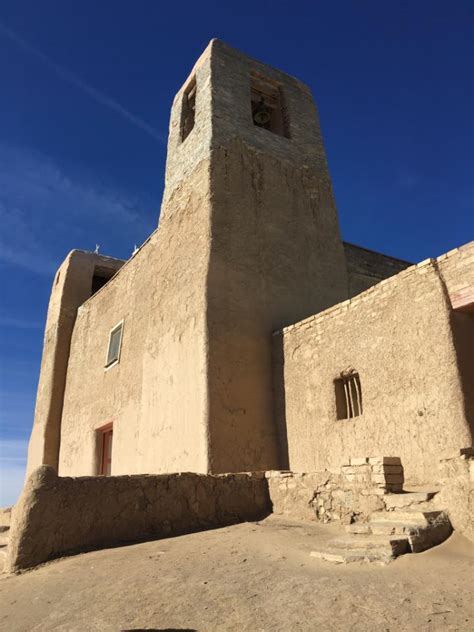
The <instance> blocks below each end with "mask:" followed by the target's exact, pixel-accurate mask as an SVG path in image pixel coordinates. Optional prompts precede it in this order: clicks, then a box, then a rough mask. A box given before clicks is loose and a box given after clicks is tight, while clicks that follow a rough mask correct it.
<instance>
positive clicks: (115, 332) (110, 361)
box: [105, 320, 123, 369]
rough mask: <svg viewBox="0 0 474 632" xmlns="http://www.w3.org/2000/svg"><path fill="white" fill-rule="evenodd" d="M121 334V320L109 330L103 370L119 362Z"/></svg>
mask: <svg viewBox="0 0 474 632" xmlns="http://www.w3.org/2000/svg"><path fill="white" fill-rule="evenodd" d="M122 333H123V320H122V321H121V322H119V323H118V324H117V325H115V327H114V328H113V329H111V330H110V334H109V346H108V348H107V357H106V360H105V368H106V369H110V367H112V366H114V364H117V363H118V362H119V360H120V349H121V347H122Z"/></svg>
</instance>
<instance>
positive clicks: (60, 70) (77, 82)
mask: <svg viewBox="0 0 474 632" xmlns="http://www.w3.org/2000/svg"><path fill="white" fill-rule="evenodd" d="M0 33H3V35H6V36H7V37H8V38H9V39H10V40H12V41H13V42H15V44H17V45H18V46H19V47H20V48H22V49H23V50H25V51H27V52H28V53H31V54H32V55H34V56H35V57H37V58H38V59H40V60H41V61H42V62H43V63H44V64H45V65H46V66H48V67H49V68H51V69H52V70H54V71H55V72H56V74H58V75H59V76H60V77H61V79H64V81H66V82H67V83H70V84H71V85H73V86H76V88H79V89H80V90H82V91H83V92H85V93H86V94H88V95H89V96H90V97H91V98H92V99H94V101H97V103H100V104H101V105H105V107H108V108H110V109H111V110H113V111H114V112H117V114H120V115H121V116H123V117H124V118H125V119H127V121H129V123H132V124H133V125H135V126H136V127H139V128H140V129H141V130H143V131H144V132H146V133H147V134H149V135H150V136H152V137H153V138H154V139H155V140H158V141H160V142H161V143H165V142H166V139H165V138H164V137H163V136H162V135H161V134H160V133H159V132H158V131H157V130H156V129H155V128H153V127H151V125H148V123H146V122H145V121H142V119H140V118H138V116H135V115H134V114H132V113H131V112H129V111H128V110H127V109H125V108H124V107H123V106H122V105H120V103H118V102H117V101H115V100H114V99H112V98H110V97H109V96H107V95H106V94H104V93H103V92H100V91H99V90H96V89H95V88H93V87H92V86H90V85H89V84H87V83H85V82H84V81H82V79H80V78H79V77H78V76H77V75H75V74H74V73H73V72H71V71H70V70H68V69H67V68H65V67H64V66H61V65H60V64H57V63H56V62H55V61H54V60H53V59H51V58H50V57H48V55H45V54H44V53H43V52H41V51H40V50H39V49H37V48H36V47H35V46H32V45H31V44H30V43H28V42H27V41H26V40H24V39H23V38H22V37H20V36H19V35H17V34H16V33H15V32H14V31H12V30H11V29H9V28H8V27H7V26H5V24H3V23H2V22H1V21H0Z"/></svg>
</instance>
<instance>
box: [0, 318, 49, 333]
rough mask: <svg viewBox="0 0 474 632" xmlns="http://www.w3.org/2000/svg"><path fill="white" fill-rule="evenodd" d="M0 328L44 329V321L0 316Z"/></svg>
mask: <svg viewBox="0 0 474 632" xmlns="http://www.w3.org/2000/svg"><path fill="white" fill-rule="evenodd" d="M0 328H4V329H33V330H36V329H44V323H41V322H40V321H39V320H38V321H36V320H24V319H22V318H2V317H1V316H0Z"/></svg>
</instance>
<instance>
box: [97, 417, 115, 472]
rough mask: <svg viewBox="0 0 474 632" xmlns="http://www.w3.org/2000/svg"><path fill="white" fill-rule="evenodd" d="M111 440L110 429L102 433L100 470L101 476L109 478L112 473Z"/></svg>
mask: <svg viewBox="0 0 474 632" xmlns="http://www.w3.org/2000/svg"><path fill="white" fill-rule="evenodd" d="M112 439H113V430H112V428H109V429H108V430H105V431H104V432H103V433H102V460H101V468H100V473H101V474H102V476H110V474H111V472H112Z"/></svg>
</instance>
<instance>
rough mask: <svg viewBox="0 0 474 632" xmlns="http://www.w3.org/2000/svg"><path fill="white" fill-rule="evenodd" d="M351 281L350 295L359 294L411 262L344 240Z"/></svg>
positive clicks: (348, 273)
mask: <svg viewBox="0 0 474 632" xmlns="http://www.w3.org/2000/svg"><path fill="white" fill-rule="evenodd" d="M343 245H344V254H345V257H346V265H347V275H348V281H349V297H353V296H357V294H360V293H361V292H363V291H364V290H367V289H368V288H369V287H372V286H373V285H376V284H377V283H379V282H380V281H382V280H383V279H388V278H389V277H391V276H393V275H395V274H398V273H399V272H401V271H402V270H405V269H406V268H408V267H409V266H410V265H411V263H409V262H408V261H403V260H402V259H397V258H395V257H389V256H388V255H383V254H381V253H380V252H375V251H373V250H367V248H361V247H360V246H356V245H354V244H349V243H347V242H343Z"/></svg>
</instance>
